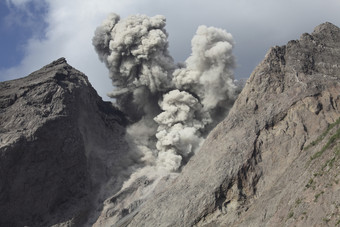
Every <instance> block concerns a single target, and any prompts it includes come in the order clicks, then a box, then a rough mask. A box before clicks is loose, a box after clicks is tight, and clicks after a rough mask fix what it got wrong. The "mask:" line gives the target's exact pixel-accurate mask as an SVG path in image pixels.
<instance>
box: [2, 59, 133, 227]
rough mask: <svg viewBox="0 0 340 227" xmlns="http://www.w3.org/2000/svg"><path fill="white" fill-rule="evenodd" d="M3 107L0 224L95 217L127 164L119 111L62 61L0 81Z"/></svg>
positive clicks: (65, 222)
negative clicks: (102, 98)
mask: <svg viewBox="0 0 340 227" xmlns="http://www.w3.org/2000/svg"><path fill="white" fill-rule="evenodd" d="M0 106H1V110H0V130H1V131H0V226H26V225H27V226H51V225H54V224H60V225H64V226H79V225H81V224H82V223H84V222H85V221H87V220H88V219H91V218H89V216H94V218H95V217H96V213H95V212H93V210H96V209H99V210H100V203H98V201H99V202H101V201H103V200H104V198H107V197H108V195H106V194H105V192H108V191H110V192H114V191H115V190H117V189H118V188H119V187H120V184H121V183H122V181H123V180H124V179H125V177H126V176H123V175H122V173H121V169H122V165H129V162H131V161H130V159H129V157H128V152H127V150H128V148H127V144H126V142H125V140H124V133H125V127H124V125H125V124H126V120H125V118H124V117H123V115H122V114H121V113H120V112H119V111H118V110H117V109H115V108H114V107H113V106H112V104H111V103H107V102H103V101H102V100H101V98H100V97H99V96H98V95H97V93H96V91H95V90H94V89H93V88H92V86H91V85H90V84H89V82H88V80H87V77H86V76H85V75H84V74H82V73H81V72H79V71H77V70H75V69H74V68H72V67H71V66H69V65H68V64H67V63H66V61H65V59H63V58H61V59H59V60H57V61H55V62H53V63H51V64H50V65H47V66H45V67H43V68H42V69H40V70H38V71H36V72H34V73H32V74H31V75H29V76H27V77H25V78H22V79H18V80H13V81H7V82H1V83H0ZM62 223H63V224H62Z"/></svg>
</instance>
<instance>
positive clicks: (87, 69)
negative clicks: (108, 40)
mask: <svg viewBox="0 0 340 227" xmlns="http://www.w3.org/2000/svg"><path fill="white" fill-rule="evenodd" d="M26 2H27V1H26ZM130 2H131V1H124V3H120V2H117V1H110V0H101V1H100V3H98V1H96V0H88V1H81V0H72V1H69V0H58V1H53V0H48V1H47V4H48V7H49V11H48V13H47V15H46V18H45V20H46V22H47V28H46V30H45V37H44V38H43V39H39V38H36V37H33V38H31V39H30V40H28V41H27V44H26V46H25V47H24V52H25V57H24V59H23V61H22V62H21V63H20V64H19V65H18V66H16V67H13V68H10V69H6V70H2V71H1V72H0V73H1V75H2V76H4V78H5V80H8V79H14V78H18V77H22V76H26V75H28V74H29V73H31V72H32V71H35V70H37V69H39V68H41V67H42V66H44V65H46V64H48V63H50V62H51V61H53V60H56V59H57V58H59V57H66V59H67V61H68V63H69V64H70V65H72V66H73V67H75V68H77V69H79V70H80V71H82V72H84V73H85V74H86V75H87V76H88V77H89V79H90V82H91V83H92V85H93V86H94V87H96V88H97V90H98V92H99V93H100V95H101V96H102V97H103V98H106V93H107V92H110V91H111V90H112V85H111V81H110V80H109V78H108V71H107V69H106V68H105V66H104V64H103V63H101V62H100V61H99V60H98V57H97V54H96V53H95V51H94V48H93V46H92V43H91V40H92V37H93V35H94V31H95V28H96V27H97V26H98V25H99V24H100V23H101V21H102V20H103V19H104V18H105V17H106V16H107V14H108V13H110V12H112V11H118V12H124V9H125V8H127V7H128V6H129V4H130ZM24 3H25V1H24V0H22V1H19V0H17V1H15V4H24ZM13 4H14V1H13ZM20 7H23V6H22V5H20ZM26 10H27V9H26ZM106 99H107V98H106Z"/></svg>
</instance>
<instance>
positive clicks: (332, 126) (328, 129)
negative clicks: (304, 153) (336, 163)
mask: <svg viewBox="0 0 340 227" xmlns="http://www.w3.org/2000/svg"><path fill="white" fill-rule="evenodd" d="M339 124H340V118H338V119H337V120H336V121H335V122H334V123H332V124H330V125H329V126H328V127H327V129H326V131H325V132H323V133H322V134H321V135H320V136H319V137H318V138H317V139H316V140H314V141H313V142H311V143H310V144H309V145H307V146H306V147H305V148H304V150H308V149H309V148H311V147H313V146H315V145H317V144H318V143H319V142H321V141H322V140H323V139H324V138H325V137H326V136H327V134H328V133H329V131H330V130H331V129H333V128H334V127H335V126H336V125H339ZM338 131H339V130H338Z"/></svg>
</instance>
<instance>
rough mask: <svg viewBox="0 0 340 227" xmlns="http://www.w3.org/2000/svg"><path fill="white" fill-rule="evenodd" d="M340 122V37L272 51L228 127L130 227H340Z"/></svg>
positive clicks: (330, 30) (317, 36)
mask: <svg viewBox="0 0 340 227" xmlns="http://www.w3.org/2000/svg"><path fill="white" fill-rule="evenodd" d="M339 118H340V29H339V28H338V27H336V26H334V25H333V24H330V23H325V24H322V25H319V26H318V27H316V28H315V30H314V32H313V33H312V34H303V35H302V36H301V38H300V40H295V41H290V42H289V43H288V44H287V45H285V46H282V47H273V48H271V49H270V50H269V51H268V53H267V55H266V57H265V59H264V60H263V62H262V63H261V64H260V65H259V66H258V67H257V68H256V69H255V70H254V72H253V73H252V75H251V77H250V79H249V80H248V81H247V84H246V86H245V88H244V89H243V91H242V93H241V94H240V95H239V98H238V99H237V101H236V102H235V104H234V106H233V108H232V110H231V111H230V113H229V115H228V117H227V118H226V119H225V120H224V121H223V122H221V123H220V124H219V125H218V126H217V127H216V128H215V129H214V130H213V131H212V132H211V133H210V134H209V136H208V138H207V139H206V141H205V143H204V145H203V147H202V148H201V150H200V151H199V152H198V153H197V154H196V155H195V156H194V157H193V158H192V159H191V160H190V161H189V163H188V164H187V165H186V166H185V167H184V169H183V172H182V173H181V174H180V175H179V177H178V178H177V179H176V180H175V181H174V182H173V183H172V184H171V185H170V186H169V187H167V189H165V190H162V191H161V192H158V193H157V194H156V195H155V196H154V198H152V199H149V200H148V201H147V202H146V203H145V204H143V206H142V207H141V208H140V210H139V211H138V213H137V214H135V215H134V216H133V217H132V216H131V217H130V220H129V221H128V222H129V226H323V225H327V224H329V225H335V224H339V223H340V183H339V182H340V176H339V173H338V172H339V168H340V155H339V153H340V139H339V137H340V124H339V123H340V120H338V119H339ZM126 222H127V221H126ZM126 222H125V223H126Z"/></svg>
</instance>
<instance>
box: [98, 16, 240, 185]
mask: <svg viewBox="0 0 340 227" xmlns="http://www.w3.org/2000/svg"><path fill="white" fill-rule="evenodd" d="M165 25H166V20H165V18H164V17H163V16H154V17H148V16H145V15H136V16H130V17H128V18H125V19H120V17H119V16H118V15H116V14H110V15H109V16H108V18H107V19H106V20H105V21H104V22H103V23H102V25H101V26H99V27H98V28H97V29H96V31H95V36H94V38H93V45H94V47H95V50H96V52H97V53H98V56H99V59H100V60H101V61H103V62H104V63H105V64H106V66H107V68H108V69H109V71H110V78H111V79H112V83H113V86H114V91H113V92H112V93H111V94H109V95H110V97H112V98H115V100H116V104H117V106H118V107H119V108H120V109H121V110H122V111H123V112H125V114H126V115H127V116H128V117H129V118H130V119H131V121H132V122H133V123H132V124H131V125H130V126H129V127H128V129H127V140H128V141H129V143H130V146H131V150H132V152H134V153H135V154H137V156H138V157H141V158H140V160H141V162H142V163H144V168H138V170H136V171H134V172H133V173H131V174H132V175H131V177H130V179H129V180H128V181H127V182H126V183H125V186H124V187H123V188H126V187H128V185H132V184H133V182H134V179H141V178H142V177H145V176H148V177H149V178H150V179H149V180H151V181H153V182H156V181H157V179H159V178H160V177H164V176H166V175H173V174H174V173H176V172H178V171H180V169H181V167H182V166H183V165H184V164H185V163H186V162H187V161H188V160H189V159H190V157H191V156H192V155H194V154H195V153H196V151H197V150H198V149H199V147H200V146H201V144H202V143H203V141H204V138H205V136H206V135H207V134H208V133H209V131H210V130H211V129H212V128H213V127H214V126H215V125H216V124H217V123H218V122H219V121H220V120H222V119H223V118H224V117H225V116H226V114H227V112H228V110H229V109H230V108H231V106H232V104H233V102H234V100H235V98H236V96H237V94H238V92H239V91H240V89H239V87H238V86H237V85H236V84H235V81H234V76H233V69H234V67H235V58H234V56H233V54H232V48H233V46H234V42H233V38H232V35H231V34H230V33H227V32H226V31H225V30H222V29H218V28H214V27H206V26H200V27H199V28H198V29H197V32H196V35H195V36H194V37H193V39H192V42H191V45H192V54H191V56H190V57H189V58H188V59H187V60H186V61H185V63H183V64H177V65H176V64H175V63H174V61H173V58H172V57H171V56H170V54H169V51H168V40H167V38H168V34H167V32H166V30H165ZM179 65H181V67H179ZM135 169H136V168H134V170H135ZM122 190H123V189H122Z"/></svg>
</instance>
